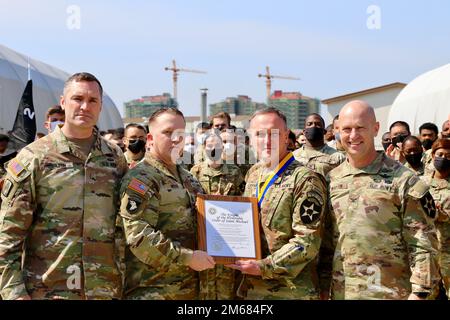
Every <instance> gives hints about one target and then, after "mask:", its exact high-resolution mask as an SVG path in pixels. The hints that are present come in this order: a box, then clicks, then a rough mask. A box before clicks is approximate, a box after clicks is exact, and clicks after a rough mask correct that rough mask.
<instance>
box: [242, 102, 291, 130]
mask: <svg viewBox="0 0 450 320" xmlns="http://www.w3.org/2000/svg"><path fill="white" fill-rule="evenodd" d="M270 113H272V114H276V115H277V116H278V117H279V118H280V119H281V120H283V122H284V125H285V127H286V129H287V128H288V126H287V119H286V116H285V115H284V114H283V113H282V112H281V111H280V110H278V109H276V108H274V107H269V108H264V109H261V110H258V111H256V112H255V113H253V115H252V116H251V118H250V120H249V122H252V120H253V118H255V117H256V116H260V115H263V114H270Z"/></svg>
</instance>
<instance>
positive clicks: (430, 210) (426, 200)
mask: <svg viewBox="0 0 450 320" xmlns="http://www.w3.org/2000/svg"><path fill="white" fill-rule="evenodd" d="M420 204H421V205H422V208H423V211H425V213H426V214H427V216H429V217H430V218H432V219H434V218H435V217H436V212H437V210H436V204H435V203H434V200H433V197H432V196H431V194H430V193H429V192H427V193H426V194H425V196H424V197H422V198H421V199H420Z"/></svg>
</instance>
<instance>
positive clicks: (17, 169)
mask: <svg viewBox="0 0 450 320" xmlns="http://www.w3.org/2000/svg"><path fill="white" fill-rule="evenodd" d="M8 167H9V169H10V170H11V172H12V173H13V174H14V175H15V176H16V177H18V176H19V174H20V173H21V172H22V171H23V170H24V167H23V166H22V164H21V163H20V162H19V161H18V160H16V159H13V160H11V162H10V163H9V165H8Z"/></svg>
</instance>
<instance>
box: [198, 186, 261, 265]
mask: <svg viewBox="0 0 450 320" xmlns="http://www.w3.org/2000/svg"><path fill="white" fill-rule="evenodd" d="M209 200H212V201H228V202H229V201H236V202H250V203H251V204H252V217H253V235H254V236H253V240H254V242H255V254H256V257H255V258H247V257H245V258H244V257H223V256H212V257H213V258H214V261H215V262H216V263H217V264H231V263H234V262H235V261H237V260H253V261H254V260H261V259H262V251H261V234H260V232H259V231H260V226H259V208H258V200H257V199H256V198H255V197H243V196H223V195H211V194H198V195H197V225H198V227H197V235H198V236H197V238H198V248H199V250H203V251H205V252H206V250H207V241H206V223H205V220H206V219H205V201H209Z"/></svg>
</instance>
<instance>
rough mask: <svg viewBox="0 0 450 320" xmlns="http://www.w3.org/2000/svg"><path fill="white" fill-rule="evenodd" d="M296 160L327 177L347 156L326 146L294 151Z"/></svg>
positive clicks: (304, 147)
mask: <svg viewBox="0 0 450 320" xmlns="http://www.w3.org/2000/svg"><path fill="white" fill-rule="evenodd" d="M294 156H295V160H297V161H298V162H300V163H301V164H302V165H304V166H306V167H308V168H310V169H311V170H312V171H314V172H316V173H319V174H321V175H322V176H324V177H327V175H328V172H330V171H331V170H332V169H334V168H336V167H337V166H338V165H340V164H341V163H342V162H343V161H344V160H345V155H344V154H342V153H341V152H338V151H336V150H335V149H333V148H331V147H329V146H327V145H326V144H325V145H324V146H323V147H322V148H320V149H314V148H312V147H308V146H306V145H305V146H302V147H301V148H300V149H297V150H295V151H294Z"/></svg>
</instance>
